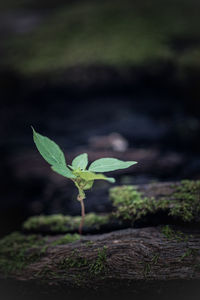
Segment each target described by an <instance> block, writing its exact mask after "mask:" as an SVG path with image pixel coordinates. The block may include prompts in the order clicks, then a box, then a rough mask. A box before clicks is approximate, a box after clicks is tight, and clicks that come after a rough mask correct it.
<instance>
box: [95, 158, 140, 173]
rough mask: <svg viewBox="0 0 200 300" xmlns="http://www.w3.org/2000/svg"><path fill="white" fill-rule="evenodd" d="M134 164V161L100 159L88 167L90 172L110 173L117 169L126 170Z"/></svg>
mask: <svg viewBox="0 0 200 300" xmlns="http://www.w3.org/2000/svg"><path fill="white" fill-rule="evenodd" d="M134 164H137V162H136V161H122V160H119V159H117V158H100V159H97V160H95V161H94V162H93V163H92V164H91V165H90V167H89V170H90V171H92V172H110V171H115V170H119V169H126V168H128V167H130V166H132V165H134Z"/></svg>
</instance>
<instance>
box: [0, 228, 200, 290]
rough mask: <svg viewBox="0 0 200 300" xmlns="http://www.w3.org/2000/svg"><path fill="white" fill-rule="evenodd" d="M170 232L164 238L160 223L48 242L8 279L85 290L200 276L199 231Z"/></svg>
mask: <svg viewBox="0 0 200 300" xmlns="http://www.w3.org/2000/svg"><path fill="white" fill-rule="evenodd" d="M173 232H174V236H171V237H166V236H165V235H164V234H163V229H162V228H161V227H154V228H153V227H149V228H143V229H126V230H120V231H116V232H111V233H107V234H102V235H93V236H85V237H82V239H81V240H80V241H78V242H74V243H70V244H66V245H59V246H50V244H49V242H50V240H48V241H47V244H46V246H48V247H47V249H46V251H45V252H44V253H43V255H42V256H41V257H40V259H39V260H38V261H37V262H34V263H32V262H31V260H30V263H29V264H28V265H27V267H26V268H25V269H23V270H21V271H18V272H13V273H12V276H11V277H12V278H15V279H17V280H24V281H29V280H43V281H45V282H46V283H48V284H65V285H66V286H69V287H84V288H94V287H98V286H108V285H110V284H113V285H115V284H117V282H119V281H123V282H125V284H127V285H130V284H131V282H135V281H137V280H146V281H152V280H164V281H169V280H175V279H200V230H199V229H198V230H197V229H196V230H191V229H190V230H188V229H187V230H182V233H181V235H180V231H177V228H176V229H174V230H173ZM178 237H179V238H178ZM180 237H181V238H180ZM50 239H52V237H51V238H50ZM53 239H55V237H54V238H53ZM29 251H33V249H29ZM34 251H35V250H34ZM8 252H9V250H8ZM2 277H3V275H2V274H1V278H2Z"/></svg>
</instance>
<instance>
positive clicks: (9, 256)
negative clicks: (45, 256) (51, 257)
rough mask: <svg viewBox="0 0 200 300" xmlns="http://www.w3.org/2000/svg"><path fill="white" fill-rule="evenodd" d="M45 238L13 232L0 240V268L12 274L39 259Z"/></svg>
mask: <svg viewBox="0 0 200 300" xmlns="http://www.w3.org/2000/svg"><path fill="white" fill-rule="evenodd" d="M45 243H46V238H44V237H42V236H39V235H28V236H26V235H24V234H21V233H19V232H14V233H12V234H10V235H8V236H6V237H4V238H3V239H1V240H0V270H1V271H2V272H3V273H5V274H12V273H13V272H18V271H21V270H22V269H24V268H25V267H26V266H27V265H28V264H30V263H33V262H35V261H37V260H39V259H40V257H41V255H42V251H41V249H42V247H43V246H44V245H45Z"/></svg>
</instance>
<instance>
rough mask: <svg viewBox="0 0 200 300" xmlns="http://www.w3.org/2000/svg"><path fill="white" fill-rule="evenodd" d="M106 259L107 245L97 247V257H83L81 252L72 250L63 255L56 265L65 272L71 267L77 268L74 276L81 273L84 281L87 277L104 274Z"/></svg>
mask: <svg viewBox="0 0 200 300" xmlns="http://www.w3.org/2000/svg"><path fill="white" fill-rule="evenodd" d="M106 261H107V247H106V246H104V247H103V248H100V249H98V254H97V257H96V258H94V259H92V260H91V259H87V258H86V257H83V256H82V255H81V253H79V252H78V251H76V250H74V251H73V252H72V254H71V255H70V256H68V257H65V258H64V259H62V260H61V261H60V262H59V264H58V267H59V269H61V270H64V271H66V272H69V271H70V269H73V268H76V269H78V270H77V272H78V273H77V274H75V275H74V276H75V277H77V276H79V275H81V277H82V281H84V279H86V278H87V277H94V276H97V275H103V274H105V272H106V270H107V265H106Z"/></svg>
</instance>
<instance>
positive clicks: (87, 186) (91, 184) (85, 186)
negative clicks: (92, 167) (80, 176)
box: [83, 180, 94, 190]
mask: <svg viewBox="0 0 200 300" xmlns="http://www.w3.org/2000/svg"><path fill="white" fill-rule="evenodd" d="M93 183H94V180H90V181H87V183H86V185H84V187H83V190H90V189H91V188H92V186H93Z"/></svg>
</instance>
